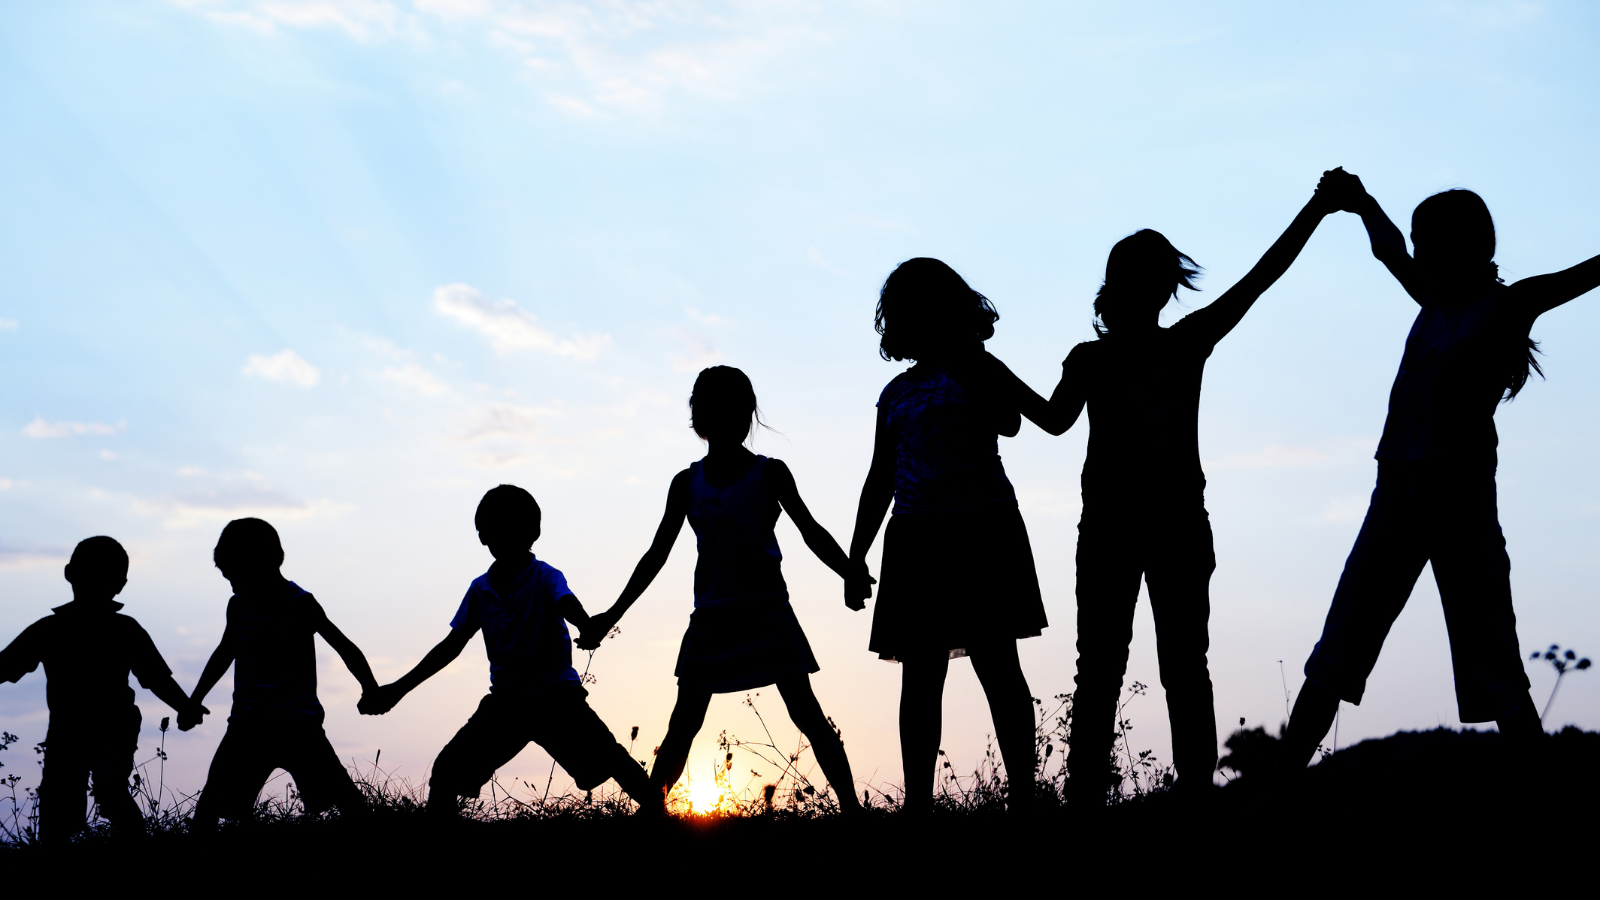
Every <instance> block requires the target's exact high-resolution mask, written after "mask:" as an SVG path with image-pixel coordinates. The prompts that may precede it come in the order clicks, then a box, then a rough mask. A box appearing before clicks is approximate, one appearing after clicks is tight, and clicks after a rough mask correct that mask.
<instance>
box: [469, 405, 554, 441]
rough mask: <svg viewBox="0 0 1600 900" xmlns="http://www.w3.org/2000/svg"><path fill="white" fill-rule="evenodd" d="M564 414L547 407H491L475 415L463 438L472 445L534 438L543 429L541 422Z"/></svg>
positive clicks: (479, 410)
mask: <svg viewBox="0 0 1600 900" xmlns="http://www.w3.org/2000/svg"><path fill="white" fill-rule="evenodd" d="M561 414H562V413H561V411H560V410H557V409H551V408H549V407H546V406H518V405H516V404H514V403H491V404H489V405H488V406H485V407H483V408H481V409H478V410H476V411H474V412H473V413H472V416H471V422H470V424H469V425H468V426H467V428H466V430H465V431H464V432H463V433H462V435H461V437H462V439H463V440H466V441H468V442H472V443H476V442H478V441H485V440H491V439H505V438H509V439H513V440H520V439H523V438H530V437H535V436H537V435H538V434H539V433H540V432H541V431H542V430H543V427H542V426H541V425H540V420H541V419H547V418H551V417H557V416H560V415H561Z"/></svg>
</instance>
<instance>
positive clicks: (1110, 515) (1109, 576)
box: [1007, 187, 1336, 809]
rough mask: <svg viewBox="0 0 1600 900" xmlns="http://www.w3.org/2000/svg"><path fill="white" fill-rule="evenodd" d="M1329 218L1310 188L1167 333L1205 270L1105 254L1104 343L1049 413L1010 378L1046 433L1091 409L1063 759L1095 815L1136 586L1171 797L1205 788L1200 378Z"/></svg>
mask: <svg viewBox="0 0 1600 900" xmlns="http://www.w3.org/2000/svg"><path fill="white" fill-rule="evenodd" d="M1334 211H1336V207H1335V206H1334V205H1333V203H1332V202H1331V201H1330V200H1329V198H1328V195H1327V193H1326V191H1325V190H1323V189H1321V188H1320V187H1319V189H1318V191H1317V192H1316V193H1314V194H1313V196H1312V197H1311V199H1310V200H1309V201H1307V203H1306V205H1305V206H1304V207H1303V208H1302V209H1301V210H1300V212H1299V214H1298V215H1296V216H1295V218H1294V220H1293V221H1292V222H1290V224H1289V227H1288V228H1287V229H1286V230H1285V231H1284V232H1283V234H1282V235H1281V236H1280V237H1279V238H1278V240H1277V241H1275V242H1274V243H1273V244H1272V246H1271V247H1270V248H1268V249H1267V252H1266V253H1265V254H1263V255H1262V257H1261V259H1260V261H1258V262H1257V263H1256V264H1255V266H1253V267H1252V268H1251V269H1250V271H1249V272H1248V273H1246V274H1245V276H1244V277H1243V278H1241V279H1239V281H1238V283H1236V284H1235V285H1234V286H1233V287H1231V288H1229V289H1228V290H1226V291H1224V292H1223V293H1222V295H1221V296H1220V297H1218V298H1217V299H1216V300H1215V301H1214V302H1212V303H1210V304H1208V305H1207V306H1205V307H1202V308H1201V309H1198V310H1195V311H1194V312H1192V313H1189V314H1188V315H1186V316H1184V317H1183V318H1181V319H1179V320H1178V321H1177V322H1174V323H1173V324H1172V325H1171V326H1169V327H1165V328H1163V327H1161V325H1160V323H1159V318H1160V315H1161V311H1162V309H1163V308H1165V307H1166V305H1167V303H1168V302H1170V301H1171V300H1173V299H1174V298H1175V297H1176V296H1177V293H1178V289H1179V288H1187V289H1190V290H1194V289H1195V287H1194V278H1195V277H1196V276H1197V275H1198V274H1199V266H1197V265H1196V264H1195V262H1194V260H1192V259H1190V258H1189V256H1187V255H1186V254H1184V253H1181V252H1179V251H1178V249H1177V248H1176V247H1174V246H1173V245H1172V243H1171V242H1170V241H1168V240H1167V239H1166V237H1164V236H1163V235H1162V234H1160V233H1159V232H1156V231H1152V230H1150V229H1144V230H1142V231H1138V232H1135V233H1134V234H1132V235H1129V236H1128V237H1126V238H1123V239H1122V240H1120V241H1118V242H1117V244H1116V245H1115V246H1114V247H1112V249H1111V254H1110V257H1109V258H1108V259H1107V260H1106V276H1105V281H1104V283H1103V284H1102V285H1101V287H1100V290H1099V292H1098V293H1097V294H1096V296H1095V301H1094V311H1095V315H1096V319H1095V323H1094V327H1095V331H1096V333H1097V334H1098V339H1097V340H1093V341H1088V342H1086V343H1082V344H1079V345H1077V346H1076V347H1074V348H1073V349H1072V352H1071V353H1069V354H1068V355H1067V359H1066V361H1065V362H1063V363H1062V372H1061V382H1060V383H1059V384H1058V385H1057V386H1056V389H1055V392H1054V393H1053V394H1052V395H1051V397H1050V400H1049V401H1048V405H1047V408H1046V404H1045V401H1043V400H1042V399H1040V398H1039V397H1038V395H1036V394H1034V393H1033V392H1032V391H1031V390H1028V389H1027V388H1026V387H1025V386H1023V385H1022V384H1021V382H1018V381H1015V380H1014V379H1012V380H1009V381H1008V383H1009V384H1011V385H1012V386H1013V388H1014V389H1015V390H1016V391H1017V392H1018V396H1019V398H1020V400H1019V403H1020V404H1021V406H1022V411H1023V414H1024V415H1027V416H1028V417H1029V418H1030V419H1033V420H1034V421H1035V422H1036V423H1037V424H1039V425H1040V426H1041V427H1042V428H1044V429H1045V430H1046V431H1048V432H1050V433H1052V434H1060V433H1062V432H1064V431H1066V430H1067V429H1068V428H1070V427H1071V426H1072V424H1073V423H1074V422H1076V421H1077V419H1078V416H1079V415H1080V414H1081V413H1082V412H1083V410H1084V409H1085V407H1087V409H1088V411H1089V425H1090V427H1089V448H1088V454H1087V456H1086V458H1085V460H1084V464H1083V516H1082V519H1081V520H1080V522H1079V524H1078V547H1077V600H1078V622H1077V625H1078V666H1077V668H1078V671H1077V675H1076V681H1077V690H1076V691H1075V692H1074V694H1073V698H1072V738H1073V740H1072V748H1071V750H1070V752H1069V753H1068V756H1067V771H1068V773H1069V781H1068V788H1069V791H1070V793H1071V801H1072V802H1073V803H1074V804H1075V805H1077V806H1078V808H1080V809H1083V808H1091V809H1092V808H1095V807H1098V806H1103V805H1104V804H1105V802H1106V797H1107V792H1108V791H1109V790H1110V789H1111V788H1112V786H1113V784H1114V783H1115V782H1117V781H1118V780H1120V779H1119V778H1118V777H1117V776H1116V775H1115V774H1114V773H1113V772H1112V770H1111V767H1110V766H1109V765H1108V764H1107V760H1108V759H1110V757H1111V748H1112V745H1113V741H1114V738H1115V731H1116V727H1117V725H1116V717H1117V700H1118V698H1119V696H1120V695H1121V693H1122V681H1123V675H1124V673H1125V671H1126V669H1127V665H1128V650H1129V646H1130V644H1131V643H1132V641H1133V616H1134V607H1135V605H1136V604H1137V602H1138V599H1139V582H1140V581H1141V580H1143V581H1144V583H1145V585H1146V586H1147V587H1148V588H1149V591H1150V609H1151V612H1152V614H1153V616H1154V618H1155V625H1156V659H1157V661H1158V663H1159V665H1160V673H1161V685H1162V687H1163V688H1164V689H1165V691H1166V695H1167V716H1168V719H1169V720H1170V722H1171V726H1172V758H1173V764H1174V766H1175V768H1176V769H1177V773H1178V781H1177V787H1178V788H1180V789H1183V790H1185V791H1187V792H1193V791H1195V790H1196V789H1200V790H1203V789H1205V788H1208V787H1210V786H1211V783H1212V782H1211V779H1212V776H1213V772H1214V771H1215V769H1216V763H1217V724H1216V711H1215V708H1214V701H1213V698H1212V687H1211V674H1210V669H1209V666H1208V663H1207V659H1206V653H1207V650H1208V648H1209V646H1210V634H1209V625H1208V620H1209V618H1210V613H1211V599H1210V580H1211V573H1212V571H1213V570H1214V569H1215V568H1216V554H1215V552H1214V550H1213V548H1212V537H1211V523H1210V517H1209V515H1208V514H1207V512H1206V506H1205V486H1206V478H1205V472H1204V471H1202V470H1201V468H1200V443H1199V441H1200V438H1199V413H1200V386H1201V379H1202V377H1203V375H1204V373H1205V365H1206V361H1207V360H1208V359H1210V357H1211V353H1212V350H1213V349H1214V348H1215V347H1216V346H1217V343H1218V342H1219V341H1221V340H1222V339H1223V338H1224V337H1226V336H1227V335H1228V334H1229V332H1231V331H1232V330H1233V329H1234V327H1235V326H1237V325H1238V324H1239V322H1240V321H1241V320H1242V319H1243V318H1244V315H1245V313H1247V312H1249V311H1250V308H1251V306H1253V305H1254V304H1255V302H1256V300H1257V298H1259V297H1260V296H1261V295H1262V294H1263V293H1265V292H1266V290H1267V289H1268V288H1269V287H1271V286H1272V285H1273V284H1274V283H1275V282H1276V281H1277V280H1278V278H1279V277H1281V276H1282V275H1283V273H1284V272H1285V271H1287V270H1288V268H1289V266H1290V264H1291V263H1293V262H1294V260H1295V258H1296V257H1297V256H1298V255H1299V253H1300V251H1301V249H1302V248H1304V247H1305V244H1306V242H1307V241H1308V240H1309V239H1310V238H1311V234H1312V232H1313V231H1315V230H1316V227H1317V225H1318V223H1320V222H1321V221H1322V219H1323V217H1324V216H1327V215H1328V214H1329V213H1332V212H1334ZM1007 374H1009V373H1007Z"/></svg>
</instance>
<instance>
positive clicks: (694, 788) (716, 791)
mask: <svg viewBox="0 0 1600 900" xmlns="http://www.w3.org/2000/svg"><path fill="white" fill-rule="evenodd" d="M688 799H689V810H690V811H691V812H693V813H694V814H695V815H702V816H703V815H706V814H708V813H713V812H716V811H717V810H718V809H719V808H721V806H722V789H721V788H720V787H718V786H717V783H716V782H715V781H702V782H700V783H699V784H693V785H690V786H689V796H688Z"/></svg>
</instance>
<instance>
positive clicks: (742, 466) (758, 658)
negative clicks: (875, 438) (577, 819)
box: [578, 366, 871, 812]
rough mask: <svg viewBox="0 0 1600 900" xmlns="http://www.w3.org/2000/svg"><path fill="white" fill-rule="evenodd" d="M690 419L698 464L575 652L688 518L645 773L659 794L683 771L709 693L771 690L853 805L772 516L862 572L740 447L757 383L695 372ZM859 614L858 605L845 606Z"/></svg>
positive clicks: (618, 612)
mask: <svg viewBox="0 0 1600 900" xmlns="http://www.w3.org/2000/svg"><path fill="white" fill-rule="evenodd" d="M689 412H690V422H691V427H693V428H694V431H695V433H696V434H698V435H699V436H700V437H701V438H702V439H703V440H705V442H706V445H707V449H706V456H705V459H702V460H700V461H699V462H696V463H691V464H690V465H689V468H687V469H684V470H683V471H682V472H679V473H678V474H677V475H676V476H674V477H673V479H672V486H671V487H669V488H668V489H667V509H666V513H665V514H664V515H663V516H662V517H661V525H660V527H658V528H657V529H656V537H655V541H654V542H653V543H652V544H651V545H650V549H649V550H647V551H646V552H645V554H644V556H643V558H641V559H640V560H639V565H638V566H637V567H635V568H634V570H633V577H631V578H629V579H628V584H627V586H626V587H625V588H624V589H623V591H622V594H621V596H619V597H618V598H617V602H616V603H615V604H614V605H613V606H612V607H611V608H610V609H608V610H606V611H605V612H603V613H601V614H599V615H597V616H595V618H594V621H595V623H596V625H595V627H593V628H591V629H589V630H588V631H587V632H586V633H585V635H584V636H583V637H582V638H579V640H578V646H579V647H582V648H584V649H591V648H593V647H594V646H595V645H597V644H598V643H599V641H600V640H601V639H603V638H604V636H605V634H606V632H607V631H609V630H610V628H611V627H612V626H613V625H615V624H616V622H617V620H619V619H621V618H622V614H623V613H625V612H627V610H628V608H629V607H630V606H632V605H633V603H634V601H636V600H638V599H639V595H640V594H642V593H644V591H645V588H647V587H649V586H650V582H652V581H654V580H655V577H656V575H657V574H659V573H660V571H661V567H662V566H664V565H666V562H667V557H668V555H670V554H671V552H672V545H673V543H674V542H675V541H676V540H677V538H678V533H679V531H681V530H682V529H683V522H684V519H688V520H689V525H690V527H691V528H693V529H694V533H695V540H696V546H697V548H698V550H699V559H698V560H697V561H696V563H695V569H694V612H693V613H692V614H691V615H690V616H689V630H688V631H686V632H685V633H684V635H683V644H682V647H681V648H680V650H679V652H678V667H677V672H676V674H677V676H678V702H677V705H675V706H674V707H673V709H672V718H671V720H670V722H669V724H668V726H667V736H666V739H665V740H663V741H662V742H661V748H660V749H659V750H658V751H657V753H656V763H655V768H654V770H653V771H652V772H651V773H650V775H651V781H652V784H653V786H654V788H655V789H656V792H657V796H660V795H661V794H664V793H665V792H666V791H667V790H669V789H670V788H671V787H672V786H673V785H674V784H677V783H678V778H679V777H680V776H681V775H682V774H683V768H684V765H685V763H686V762H687V761H688V758H689V744H690V743H691V742H692V741H693V740H694V736H695V735H696V734H697V733H698V732H699V731H700V726H701V725H702V724H703V723H704V722H705V717H706V708H707V707H708V706H709V705H710V703H711V695H712V694H725V693H732V692H736V691H748V690H752V689H754V688H759V687H765V686H766V685H769V684H776V685H777V686H778V693H779V694H780V695H781V696H782V697H783V702H784V705H785V706H787V707H788V710H789V718H790V719H792V720H793V721H794V724H795V726H796V727H798V728H799V729H800V731H801V733H803V734H804V735H805V736H806V738H807V739H808V740H810V741H811V746H812V749H814V750H815V751H816V754H817V762H818V764H820V765H821V767H822V772H823V774H824V775H825V776H827V779H828V783H829V784H831V785H832V786H833V790H834V793H835V794H836V795H837V797H838V801H839V805H840V807H841V808H843V809H844V810H845V811H846V812H854V811H856V810H859V809H860V808H861V802H860V801H859V800H857V799H856V795H855V778H854V776H852V775H851V773H850V760H849V758H848V757H846V756H845V752H844V743H843V742H842V741H841V740H840V739H839V735H838V733H837V732H836V731H835V730H834V728H833V725H832V723H831V722H829V721H828V717H827V716H826V715H825V714H824V713H823V712H822V707H821V705H820V704H818V703H817V698H816V695H815V694H814V693H812V691H811V673H812V672H815V671H817V670H818V666H817V661H816V658H815V657H814V656H812V654H811V645H810V644H809V643H808V642H807V641H806V636H805V632H803V631H801V630H800V622H799V620H798V619H796V618H795V615H794V609H793V608H792V607H790V605H789V589H788V587H787V585H785V583H784V580H783V572H782V571H781V570H780V563H781V561H782V559H783V554H782V553H780V552H779V550H778V540H777V538H776V537H775V536H774V535H773V531H772V529H773V526H774V525H775V524H776V523H777V521H778V515H779V514H780V513H782V512H788V513H789V518H790V519H792V520H793V521H794V524H795V527H796V528H798V529H799V530H800V536H801V537H802V538H804V539H805V542H806V546H807V547H810V548H811V552H813V553H815V554H816V555H817V558H818V559H820V560H822V562H823V563H824V564H825V565H827V567H828V568H830V569H832V570H833V571H834V572H836V573H838V574H839V576H840V577H841V578H844V579H845V580H846V583H847V584H849V585H851V586H852V587H855V588H856V590H858V591H859V590H863V589H864V587H865V585H867V584H870V583H871V578H870V577H869V576H868V575H867V571H866V566H865V565H862V564H859V563H857V564H852V563H851V562H850V560H849V559H848V558H846V557H845V555H844V551H843V550H842V549H840V547H839V544H838V542H836V541H835V540H834V539H833V537H832V535H830V534H828V532H827V531H826V530H825V529H823V527H822V526H821V525H819V524H817V520H816V519H814V518H812V516H811V511H810V510H808V509H807V508H806V505H805V502H804V501H803V500H801V499H800V491H799V488H797V487H796V486H795V481H794V475H793V474H791V473H790V471H789V467H788V466H786V465H784V464H783V461H782V460H777V459H768V458H767V457H765V456H757V455H756V454H754V453H751V452H750V451H749V450H748V449H746V447H745V446H744V442H745V440H746V439H747V438H749V436H750V432H751V430H752V429H753V428H754V427H755V426H756V425H758V424H761V416H760V410H759V409H758V408H757V406H756V392H755V388H754V387H752V386H751V384H750V379H749V378H747V377H746V376H745V374H744V373H743V372H741V371H739V370H738V369H735V368H731V367H729V366H712V367H711V368H709V369H705V370H703V371H701V373H700V375H699V377H698V378H696V379H695V382H694V390H693V392H692V393H691V394H690V395H689ZM862 607H863V604H862V603H860V602H859V601H856V602H854V603H852V604H851V608H852V609H861V608H862Z"/></svg>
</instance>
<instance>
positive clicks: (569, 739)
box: [359, 484, 662, 817]
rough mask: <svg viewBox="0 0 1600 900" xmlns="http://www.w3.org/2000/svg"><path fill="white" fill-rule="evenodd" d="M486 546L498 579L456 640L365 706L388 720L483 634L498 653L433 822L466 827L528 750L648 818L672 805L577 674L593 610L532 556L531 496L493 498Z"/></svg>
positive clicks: (486, 586) (442, 776) (445, 778)
mask: <svg viewBox="0 0 1600 900" xmlns="http://www.w3.org/2000/svg"><path fill="white" fill-rule="evenodd" d="M474 519H475V524H476V525H477V529H478V541H479V542H480V543H482V544H483V545H484V546H485V547H488V548H489V552H490V553H491V554H493V555H494V560H495V561H494V564H493V565H491V566H490V567H489V571H488V572H486V573H484V574H483V575H480V576H478V578H477V579H475V580H474V581H473V582H472V586H471V587H469V588H467V595H466V597H465V598H464V599H462V601H461V608H460V609H458V610H457V611H456V615H455V618H454V619H452V620H451V622H450V634H449V635H448V636H446V637H445V639H444V640H442V641H440V642H439V643H438V645H437V646H435V647H434V648H433V649H432V650H430V651H428V654H427V655H426V656H424V657H423V658H422V661H421V662H419V663H417V665H416V667H415V668H413V669H412V670H411V671H410V672H407V673H406V674H405V675H404V676H402V677H401V678H400V679H398V680H397V681H395V682H394V683H393V684H389V685H385V686H384V687H381V688H378V689H377V690H376V691H375V692H372V693H369V694H367V695H366V696H364V697H363V698H362V701H361V704H360V707H359V708H360V710H361V711H362V712H364V713H367V714H369V715H381V714H382V713H386V712H388V711H389V710H391V709H393V708H394V705H395V704H396V703H398V702H400V698H401V697H404V696H405V695H406V694H407V693H409V692H410V691H411V690H412V689H414V688H416V687H417V685H420V684H422V682H424V681H427V680H428V679H429V678H431V677H432V676H433V675H434V674H436V673H437V672H438V671H439V670H441V669H443V668H444V667H445V666H447V665H449V664H450V661H451V660H453V659H455V658H456V657H457V656H459V655H460V654H461V651H462V650H463V649H464V648H465V647H466V646H467V642H468V641H470V640H472V636H473V635H474V634H477V633H478V631H480V630H481V631H482V632H483V643H484V646H485V648H486V649H487V650H488V653H489V693H488V695H487V696H485V697H484V698H483V700H482V701H481V702H479V703H478V710H477V712H475V713H473V714H472V717H471V718H469V719H468V720H467V723H466V724H465V725H463V726H462V727H461V730H460V731H458V732H456V736H455V737H453V738H451V739H450V742H449V743H448V744H445V746H444V749H443V750H441V751H439V758H438V759H436V760H434V763H433V775H432V777H431V779H430V784H429V792H428V811H429V812H430V813H432V814H434V815H442V816H451V817H453V816H455V815H456V814H457V812H458V810H459V808H460V798H462V797H476V796H478V792H479V791H481V790H482V789H483V786H484V784H486V783H487V782H488V781H489V779H490V778H491V777H492V776H493V775H494V772H495V770H496V769H498V768H500V767H501V766H503V765H505V764H506V763H508V762H510V761H511V758H512V757H514V756H516V755H517V754H518V753H520V752H522V748H524V747H526V746H527V745H528V742H529V741H532V742H534V743H536V744H538V745H539V746H540V747H543V748H544V749H545V751H546V752H547V753H549V754H550V755H551V756H553V757H555V760H556V762H558V763H560V764H561V767H562V768H563V769H565V770H566V771H567V773H568V774H569V775H571V776H572V778H573V780H574V781H576V782H577V784H578V787H579V788H580V789H582V790H586V791H587V790H592V789H593V788H595V787H596V786H598V785H599V784H600V783H601V782H604V781H605V780H606V779H608V778H615V779H616V780H617V784H619V785H620V786H621V787H622V789H623V790H624V791H626V792H627V794H628V796H629V797H632V798H633V799H634V800H635V801H636V802H638V803H639V804H640V805H641V808H642V809H644V810H649V811H655V810H659V809H660V808H661V806H662V795H661V792H660V791H658V790H653V789H652V788H651V786H650V780H649V777H648V776H647V775H646V774H645V771H644V769H643V768H642V767H640V765H639V763H638V762H636V761H634V759H633V758H632V757H631V756H629V755H628V751H627V750H626V749H624V748H623V746H622V745H621V744H619V743H617V740H616V738H615V737H614V736H612V734H611V729H609V728H607V727H606V724H605V723H604V722H602V721H600V717H599V716H597V715H595V712H594V710H593V709H590V708H589V701H588V700H587V699H586V698H587V697H588V695H589V692H588V691H586V690H584V688H583V682H582V680H581V679H580V678H579V677H578V673H577V671H576V670H574V669H573V668H572V640H571V638H570V636H569V635H568V633H567V625H566V623H567V622H571V623H573V624H574V625H577V626H578V627H579V628H580V629H583V628H587V627H588V624H589V616H588V614H587V613H585V612H584V610H583V604H581V603H579V602H578V598H577V597H574V596H573V595H572V591H571V590H569V589H568V588H567V580H566V578H565V577H563V576H562V574H561V572H560V571H559V570H558V569H555V568H553V567H552V566H550V565H549V564H548V563H545V562H543V561H541V560H539V559H538V558H536V557H535V556H534V555H533V549H532V548H533V542H534V541H536V540H538V539H539V532H540V522H539V519H540V514H539V504H538V503H536V502H535V501H534V499H533V495H532V494H529V493H528V492H527V491H525V490H523V489H522V488H519V487H516V486H514V485H509V484H502V485H500V486H499V487H497V488H494V489H493V490H491V491H489V492H488V493H487V494H485V495H484V497H483V500H482V501H480V502H479V503H478V512H477V515H476V516H475V517H474Z"/></svg>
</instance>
